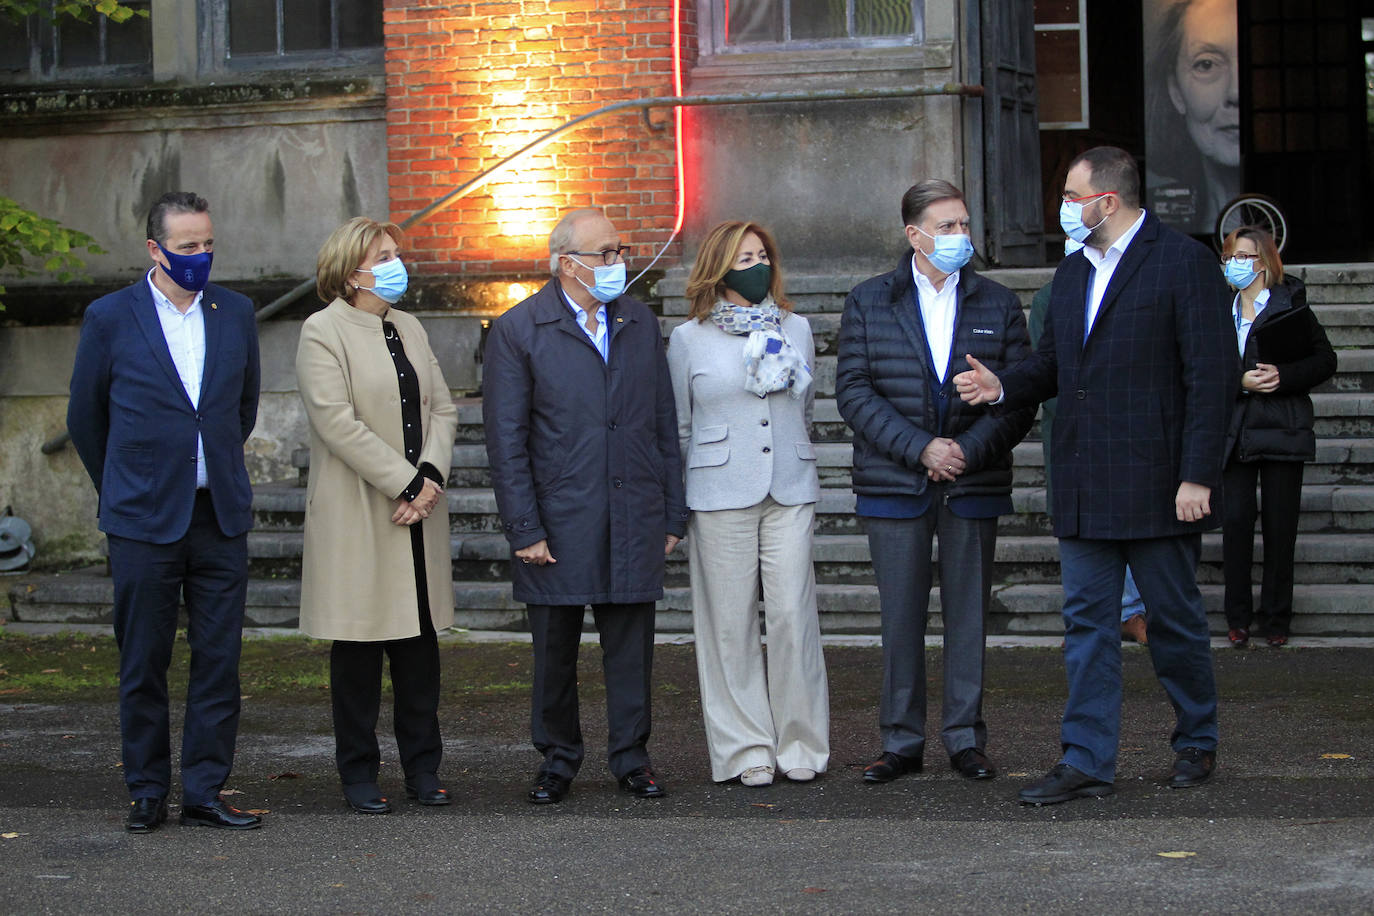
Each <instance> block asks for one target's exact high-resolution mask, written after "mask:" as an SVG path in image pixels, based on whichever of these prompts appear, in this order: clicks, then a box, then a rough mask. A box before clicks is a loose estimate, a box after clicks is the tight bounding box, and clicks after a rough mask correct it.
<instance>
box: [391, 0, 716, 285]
mask: <svg viewBox="0 0 1374 916" xmlns="http://www.w3.org/2000/svg"><path fill="white" fill-rule="evenodd" d="M681 5H682V6H683V7H685V8H686V9H685V10H684V13H683V15H684V26H683V34H684V45H685V46H686V48H685V49H684V55H686V54H690V53H694V50H695V42H694V41H690V42H689V41H688V40H687V39H688V37H689V36H692V35H693V33H694V29H692V28H691V25H692V22H691V19H692V17H694V13H695V10H694V9H693V8H694V6H695V4H694V3H693V2H692V0H682V4H681ZM672 7H673V3H672V0H504V2H502V0H495V2H482V0H475V2H453V0H385V6H384V9H385V29H386V80H387V115H386V117H387V146H388V162H387V170H388V183H389V191H390V198H391V215H392V218H393V219H396V220H398V221H399V220H401V219H404V218H405V217H407V216H409V215H410V214H411V213H413V212H415V211H416V210H418V209H420V208H421V207H423V206H425V205H427V204H429V203H430V202H431V201H432V200H434V199H435V198H436V197H439V196H441V195H442V194H444V193H446V192H447V191H449V190H450V189H451V188H453V187H455V186H457V185H458V184H460V183H462V182H463V181H466V180H468V179H470V178H472V177H474V176H475V175H476V174H477V173H478V172H479V171H481V170H482V169H483V168H485V167H487V166H489V165H491V164H494V163H495V162H497V161H498V160H500V159H501V158H502V157H504V156H506V155H508V154H509V153H512V152H514V151H515V150H517V149H519V148H520V147H521V146H523V145H525V144H526V143H528V142H529V141H531V140H533V139H535V138H536V137H537V136H538V135H539V134H540V133H542V132H543V131H545V130H548V129H550V128H553V127H557V126H558V125H559V124H561V123H563V122H564V121H566V120H567V119H569V118H572V117H575V116H577V115H580V114H583V113H585V112H588V111H591V110H593V109H595V108H598V107H600V106H602V105H607V104H610V103H612V102H616V101H620V100H623V99H632V98H639V97H643V96H649V95H671V94H672V91H673V74H672V23H671V21H670V18H671V13H672ZM688 63H690V61H688ZM651 118H652V120H653V121H655V122H656V123H660V124H665V125H667V129H666V130H663V131H652V130H649V129H648V128H647V127H646V126H645V125H644V121H643V119H642V118H641V116H640V114H639V113H638V112H637V111H633V112H629V113H619V114H615V115H610V116H607V117H604V118H602V119H599V120H596V121H593V122H591V123H589V124H587V125H585V126H582V127H580V128H578V129H576V130H575V131H574V132H572V133H569V134H566V135H564V136H563V137H562V138H561V139H559V140H558V141H556V142H554V143H552V144H551V145H549V146H547V147H545V148H543V149H542V150H540V151H539V152H537V153H536V154H534V155H533V156H530V157H528V158H527V159H525V160H523V161H522V162H521V163H519V164H518V165H517V166H516V169H515V171H514V172H512V173H507V174H505V175H503V176H501V177H499V178H497V179H496V180H495V181H493V182H492V183H491V184H489V185H488V186H486V187H485V188H483V189H481V190H479V191H477V192H476V193H475V194H473V195H472V196H471V197H468V198H466V199H463V200H460V201H458V202H457V203H455V204H453V205H451V206H450V207H449V208H448V209H447V210H444V211H442V212H440V213H438V214H436V215H434V216H432V217H430V218H429V219H427V220H426V221H425V222H423V223H421V224H419V225H417V226H415V227H413V228H412V229H410V230H408V240H407V248H409V249H410V252H411V262H412V264H413V265H414V267H415V269H416V270H417V271H418V272H420V273H430V274H451V275H461V276H470V277H484V276H485V277H494V276H510V275H513V274H524V275H532V274H535V275H537V274H538V273H541V272H544V273H547V263H548V249H547V247H546V244H545V243H546V239H547V236H548V233H549V230H550V229H551V228H552V227H553V224H554V223H555V222H556V221H557V215H558V213H559V212H561V211H563V210H565V209H568V208H572V207H582V206H591V205H596V206H601V207H604V208H605V210H606V212H607V214H608V216H609V217H610V218H611V220H612V221H613V222H615V223H616V224H617V226H618V227H619V228H620V231H621V234H622V238H623V239H624V241H625V243H626V244H630V245H634V246H637V250H636V252H635V256H634V258H635V260H633V261H632V262H631V265H630V266H631V269H632V271H634V270H636V269H637V265H636V262H637V264H638V265H643V264H647V263H648V260H649V258H651V257H652V256H653V254H654V253H656V252H657V250H658V248H659V247H660V246H661V245H662V244H663V243H664V242H665V241H666V240H667V238H668V236H669V234H670V232H671V231H672V227H673V222H674V219H675V216H676V206H677V186H676V180H677V179H676V165H675V158H674V132H673V128H672V110H671V109H656V110H654V112H653V113H652V115H651ZM676 246H677V243H674V247H676ZM674 253H675V252H674V251H672V250H670V251H669V252H668V254H667V255H665V259H669V258H671V257H672V256H673V255H674ZM661 263H663V262H660V264H661Z"/></svg>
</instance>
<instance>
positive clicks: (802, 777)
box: [787, 767, 816, 782]
mask: <svg viewBox="0 0 1374 916" xmlns="http://www.w3.org/2000/svg"><path fill="white" fill-rule="evenodd" d="M787 778H788V779H790V780H792V781H793V782H810V781H811V780H813V779H815V778H816V771H815V770H813V769H811V768H810V767H793V768H792V769H790V770H788V771H787Z"/></svg>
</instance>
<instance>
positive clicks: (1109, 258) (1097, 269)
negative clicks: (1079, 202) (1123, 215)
mask: <svg viewBox="0 0 1374 916" xmlns="http://www.w3.org/2000/svg"><path fill="white" fill-rule="evenodd" d="M1143 225H1145V210H1144V209H1141V211H1140V216H1138V217H1136V221H1135V222H1134V223H1131V228H1129V229H1127V230H1126V231H1125V232H1123V233H1121V237H1120V238H1118V239H1117V240H1116V241H1115V242H1112V244H1111V246H1110V247H1109V248H1108V249H1107V250H1106V251H1103V252H1099V251H1098V250H1097V249H1096V248H1094V247H1093V246H1091V245H1084V246H1083V257H1085V258H1087V259H1088V263H1089V264H1091V265H1092V266H1093V279H1092V293H1091V294H1090V295H1089V297H1088V314H1087V317H1086V323H1085V324H1084V325H1083V338H1084V340H1086V339H1087V336H1088V333H1089V332H1091V331H1092V329H1093V323H1094V322H1095V321H1097V311H1098V309H1100V308H1101V307H1102V297H1103V296H1105V295H1106V294H1107V284H1109V283H1111V282H1112V274H1114V273H1116V266H1117V265H1118V264H1120V263H1121V257H1122V255H1124V254H1125V253H1126V246H1127V245H1130V244H1131V240H1132V239H1134V238H1135V234H1136V233H1137V232H1139V231H1140V227H1141V226H1143Z"/></svg>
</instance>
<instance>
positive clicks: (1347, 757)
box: [1321, 754, 1354, 760]
mask: <svg viewBox="0 0 1374 916" xmlns="http://www.w3.org/2000/svg"><path fill="white" fill-rule="evenodd" d="M1321 759H1322V760H1353V759H1354V758H1353V757H1351V756H1350V755H1349V754H1322V756H1321Z"/></svg>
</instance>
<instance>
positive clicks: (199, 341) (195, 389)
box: [148, 267, 209, 489]
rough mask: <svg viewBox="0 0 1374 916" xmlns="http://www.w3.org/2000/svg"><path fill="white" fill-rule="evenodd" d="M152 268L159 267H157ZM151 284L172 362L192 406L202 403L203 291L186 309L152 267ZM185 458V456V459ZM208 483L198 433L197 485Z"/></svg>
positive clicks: (149, 279) (158, 317)
mask: <svg viewBox="0 0 1374 916" xmlns="http://www.w3.org/2000/svg"><path fill="white" fill-rule="evenodd" d="M153 270H157V268H156V267H154V268H153ZM148 288H149V289H151V290H152V291H153V304H154V305H156V306H157V320H158V321H159V322H160V323H161V324H162V336H163V337H164V338H166V340H167V349H168V350H169V351H171V354H172V363H173V364H174V365H175V366H176V367H177V376H178V377H179V378H180V379H181V386H182V387H183V388H185V389H186V397H187V398H189V399H190V401H191V406H192V407H196V408H199V407H200V379H201V375H202V374H203V373H204V372H205V312H204V311H203V310H202V309H201V307H200V300H201V296H202V295H203V293H196V297H195V298H194V299H192V300H191V307H190V308H188V309H187V310H186V311H185V313H183V312H182V311H181V310H180V309H178V308H177V307H176V306H175V305H173V304H172V300H171V299H168V298H167V297H166V296H164V295H163V294H162V290H160V289H158V288H157V286H156V285H155V284H154V283H153V271H152V270H150V271H148ZM183 460H184V459H183ZM207 486H209V480H208V479H207V478H206V476H205V442H204V441H203V440H202V439H201V436H200V433H196V488H197V489H202V488H204V487H207Z"/></svg>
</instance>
